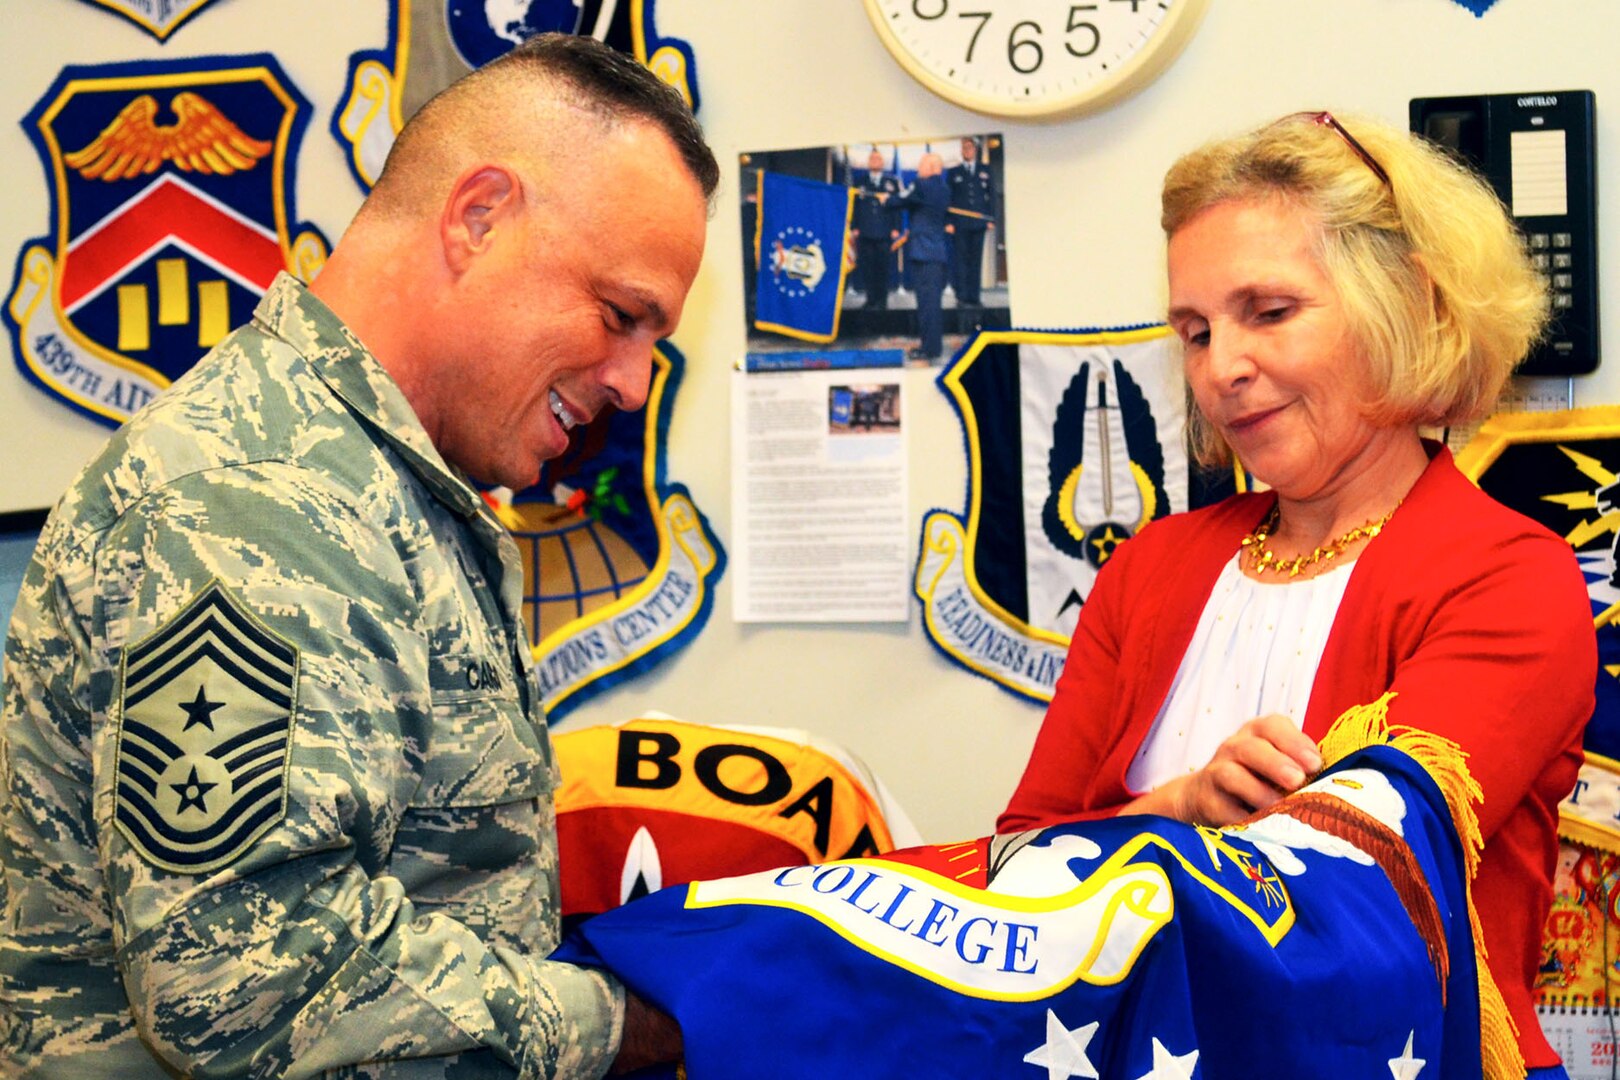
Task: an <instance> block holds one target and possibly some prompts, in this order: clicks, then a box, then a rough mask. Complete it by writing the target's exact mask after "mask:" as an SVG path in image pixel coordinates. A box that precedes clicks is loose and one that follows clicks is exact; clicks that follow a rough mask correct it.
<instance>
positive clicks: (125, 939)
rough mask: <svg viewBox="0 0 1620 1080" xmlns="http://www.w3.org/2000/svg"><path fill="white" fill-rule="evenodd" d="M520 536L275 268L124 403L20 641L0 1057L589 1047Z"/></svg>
mask: <svg viewBox="0 0 1620 1080" xmlns="http://www.w3.org/2000/svg"><path fill="white" fill-rule="evenodd" d="M517 559H518V553H517V550H516V548H515V547H514V545H513V543H512V541H511V539H510V538H509V537H508V536H507V535H506V533H505V532H504V531H503V530H502V529H501V527H500V525H499V524H498V522H497V521H496V519H495V518H494V516H493V515H492V514H491V513H490V512H489V510H488V507H486V506H485V505H484V503H483V501H482V500H481V499H480V498H479V496H478V495H477V493H476V492H475V491H474V490H473V489H472V488H470V487H469V486H468V485H467V484H466V483H465V482H464V480H463V479H461V478H460V477H459V476H458V475H457V474H456V473H454V472H453V471H452V470H451V469H450V468H449V467H447V466H446V464H445V463H444V461H443V460H442V459H441V458H440V457H439V455H438V453H437V452H436V451H435V450H434V449H433V446H432V445H431V443H430V442H429V441H428V437H427V433H426V432H425V431H424V430H423V429H422V427H421V425H420V424H419V423H418V422H417V420H416V418H415V414H414V413H413V411H412V410H411V408H410V406H409V405H408V404H407V403H406V401H405V399H404V398H403V396H402V395H401V394H400V391H399V388H398V387H397V386H396V385H395V384H394V382H393V381H392V380H391V379H390V378H389V377H388V376H387V374H385V373H384V371H383V369H382V367H381V366H380V365H379V364H378V363H377V361H376V360H375V358H373V357H372V356H371V355H370V354H369V353H367V352H366V351H365V349H364V348H363V347H362V346H361V345H360V344H359V343H358V342H357V341H356V340H355V339H354V338H353V336H352V335H350V334H349V333H348V331H347V330H346V329H345V328H344V327H343V325H342V324H341V323H340V322H339V321H338V320H337V318H336V317H335V316H334V315H333V314H332V313H331V312H330V311H329V310H328V309H327V308H326V307H325V306H324V305H322V304H321V303H320V302H319V301H318V300H316V299H315V298H314V297H313V296H310V295H309V294H308V293H306V292H305V291H304V289H303V287H302V286H300V285H299V284H298V283H297V282H295V281H294V280H293V279H291V278H289V277H287V276H285V275H283V276H282V277H281V278H279V279H277V281H276V283H275V284H274V285H273V286H272V287H271V289H270V291H269V293H268V294H267V295H266V296H265V298H264V300H263V302H262V303H261V304H260V305H259V308H258V310H257V312H256V313H255V315H254V319H253V322H252V323H251V324H250V325H248V326H246V327H243V328H242V329H240V330H238V331H237V332H235V333H234V334H232V335H231V336H230V337H228V338H227V339H226V340H225V341H224V342H223V343H221V345H220V346H219V347H218V348H217V349H216V350H215V351H214V352H213V353H211V354H210V355H209V356H207V357H205V358H204V359H203V360H202V361H201V363H200V364H199V365H198V366H197V367H196V369H194V370H193V371H192V372H190V373H189V374H188V375H186V376H185V378H183V379H181V380H180V381H178V382H177V383H176V384H175V385H174V386H173V387H172V388H171V389H170V390H169V391H168V392H167V393H166V394H164V395H163V396H162V397H161V398H160V399H159V400H158V401H156V402H155V403H154V404H153V405H151V406H150V407H149V408H147V409H146V410H144V411H143V412H142V413H140V414H139V415H138V416H137V417H136V418H135V419H134V420H132V421H131V422H130V423H129V424H128V425H127V426H126V427H125V428H124V429H123V430H121V431H120V432H119V433H118V434H117V435H115V436H114V437H113V438H112V439H111V440H110V441H109V443H108V445H107V447H106V449H105V451H104V452H103V453H102V454H101V455H100V456H99V457H98V458H97V460H95V461H94V462H92V463H91V464H90V465H89V467H88V468H87V469H86V470H85V472H84V473H83V474H82V475H81V476H80V478H79V479H78V481H77V482H76V483H75V484H74V486H73V487H72V489H71V490H69V492H68V493H67V494H66V495H65V496H64V497H63V499H62V501H61V503H60V504H59V505H58V506H57V508H56V510H55V512H54V513H53V514H52V515H51V518H50V521H49V522H48V523H47V524H46V526H45V530H44V533H43V534H42V536H41V538H40V542H39V547H38V550H37V551H36V553H35V555H34V559H33V562H32V563H31V565H30V566H29V569H28V572H27V577H26V580H25V582H24V585H23V589H22V594H21V596H20V597H19V600H18V605H17V609H16V613H15V615H14V617H13V620H12V624H11V630H10V635H9V638H8V640H7V644H6V675H5V699H4V713H3V727H0V799H3V802H0V867H3V875H0V919H3V922H0V1075H3V1076H13V1075H18V1074H37V1075H61V1076H71V1077H74V1078H75V1080H77V1078H81V1077H94V1076H109V1077H110V1076H117V1077H121V1078H133V1077H141V1076H164V1075H169V1073H168V1071H167V1070H166V1069H165V1068H164V1067H163V1065H162V1064H160V1062H162V1063H166V1064H167V1065H168V1067H169V1068H170V1069H175V1070H179V1071H181V1072H185V1073H190V1074H195V1075H198V1076H224V1075H253V1076H277V1077H280V1076H309V1075H319V1074H323V1073H325V1072H327V1071H331V1070H335V1071H336V1072H337V1073H338V1074H340V1075H368V1076H369V1075H386V1076H395V1075H408V1076H421V1075H426V1076H456V1077H461V1076H485V1075H494V1076H510V1075H520V1076H524V1077H539V1076H545V1077H551V1076H567V1077H576V1076H587V1077H594V1076H598V1075H600V1074H601V1073H602V1072H603V1071H604V1070H605V1069H606V1068H607V1066H608V1064H609V1062H610V1060H611V1058H612V1055H613V1052H614V1050H615V1049H616V1048H617V1045H618V1042H619V1038H620V1033H621V1029H622V1024H623V990H622V988H620V987H619V986H618V985H617V984H616V983H615V982H613V981H612V980H610V979H607V978H605V977H603V976H602V975H599V974H597V973H594V972H590V971H585V970H582V969H579V968H574V967H569V966H566V965H562V964H557V963H552V962H549V961H547V960H546V959H545V957H546V956H547V954H548V953H550V951H551V950H552V948H553V947H554V946H555V945H556V943H557V936H558V886H557V867H556V859H557V847H556V828H555V819H554V816H553V810H552V790H553V788H554V786H555V777H554V775H553V773H554V768H553V764H552V757H551V747H550V742H549V738H548V736H547V733H546V728H545V724H544V720H543V714H542V710H541V705H540V701H539V693H538V687H537V684H536V682H535V680H534V678H533V669H532V666H531V663H530V658H529V651H528V648H527V646H526V644H525V640H526V635H525V634H524V632H523V624H522V615H521V610H522V609H521V600H522V596H521V592H522V574H521V572H520V569H519V566H518V562H517ZM362 1063H369V1064H362ZM356 1065H359V1066H360V1067H359V1068H352V1066H356Z"/></svg>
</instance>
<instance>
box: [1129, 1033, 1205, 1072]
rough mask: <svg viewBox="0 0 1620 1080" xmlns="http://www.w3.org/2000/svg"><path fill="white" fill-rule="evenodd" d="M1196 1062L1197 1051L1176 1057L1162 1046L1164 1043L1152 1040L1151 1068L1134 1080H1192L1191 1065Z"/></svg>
mask: <svg viewBox="0 0 1620 1080" xmlns="http://www.w3.org/2000/svg"><path fill="white" fill-rule="evenodd" d="M1197 1064H1198V1051H1197V1050H1194V1051H1193V1052H1192V1053H1190V1054H1182V1055H1181V1056H1180V1057H1177V1056H1176V1055H1175V1054H1172V1053H1171V1052H1170V1051H1168V1050H1166V1049H1165V1048H1164V1043H1162V1042H1160V1041H1159V1040H1158V1039H1156V1038H1155V1039H1154V1040H1153V1068H1151V1069H1149V1070H1148V1071H1147V1072H1145V1073H1143V1074H1142V1075H1141V1076H1139V1077H1137V1078H1136V1080H1192V1074H1193V1067H1194V1066H1195V1065H1197Z"/></svg>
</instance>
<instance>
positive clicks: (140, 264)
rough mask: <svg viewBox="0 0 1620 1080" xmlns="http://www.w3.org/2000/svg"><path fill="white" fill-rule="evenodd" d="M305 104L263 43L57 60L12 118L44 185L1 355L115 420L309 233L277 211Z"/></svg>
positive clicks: (312, 240)
mask: <svg viewBox="0 0 1620 1080" xmlns="http://www.w3.org/2000/svg"><path fill="white" fill-rule="evenodd" d="M309 115H310V106H309V103H308V102H306V101H305V100H304V99H303V97H302V96H301V95H300V94H299V93H298V91H297V90H296V89H295V88H294V87H293V85H292V83H291V82H290V81H289V80H288V78H287V77H286V75H285V74H284V73H283V72H282V71H281V69H280V67H279V66H278V65H277V64H276V62H275V60H274V59H273V58H271V57H270V56H269V55H267V54H258V55H254V56H243V57H232V58H228V59H218V58H215V59H187V60H178V61H142V62H135V63H121V64H104V65H85V66H78V65H74V66H69V67H66V68H64V69H63V70H62V73H61V74H60V75H59V76H58V77H57V79H56V82H55V83H53V84H52V86H51V87H50V89H49V90H47V91H46V93H45V96H44V97H42V98H41V99H40V100H39V102H38V103H37V104H35V106H34V108H33V109H32V110H30V112H29V114H28V115H27V116H26V117H24V119H23V128H24V129H25V130H26V131H27V132H28V134H29V136H30V138H32V140H33V142H34V145H35V148H36V150H38V152H39V154H40V157H41V158H42V159H43V162H44V165H45V174H46V176H47V178H48V182H49V184H50V197H51V199H50V201H51V224H50V231H49V234H48V235H47V236H43V237H40V238H39V239H37V240H34V241H31V242H30V243H28V244H25V245H24V247H23V250H22V252H21V254H20V255H19V257H18V261H17V276H16V283H15V285H14V287H13V289H12V293H11V299H10V303H9V304H7V305H6V308H5V311H4V316H5V320H6V323H7V324H8V325H9V327H10V328H11V331H12V341H13V345H14V347H15V348H14V352H15V354H16V358H17V365H18V367H19V368H21V369H22V372H23V374H24V375H25V376H26V377H27V378H28V379H29V380H30V381H32V382H33V383H35V384H36V385H38V386H39V387H40V388H41V389H43V390H45V391H46V392H47V393H49V394H51V395H52V396H54V397H57V398H59V399H60V400H61V401H62V402H63V403H64V404H65V405H67V406H69V407H71V408H73V409H76V410H78V411H80V412H83V413H85V414H87V415H89V416H92V417H95V418H96V419H99V420H102V421H104V422H106V423H109V424H114V425H116V424H120V423H122V422H123V421H125V420H127V419H128V418H129V417H130V415H131V414H132V413H134V412H135V411H136V410H137V409H139V408H140V407H141V406H142V405H144V404H146V402H148V401H150V400H151V399H152V398H153V397H154V396H156V395H157V394H158V393H159V392H160V391H162V390H163V389H164V388H166V387H167V386H168V385H169V384H170V383H171V382H173V381H174V380H175V379H177V378H179V377H180V376H181V375H183V374H184V373H185V372H186V371H188V370H189V369H190V368H191V366H192V365H193V364H195V363H196V362H197V360H198V359H199V358H201V357H202V355H203V354H204V353H205V352H207V351H208V350H209V349H210V348H212V347H213V346H214V345H215V344H216V343H218V342H219V340H220V339H221V338H223V337H224V336H225V335H226V334H227V333H228V332H229V331H230V330H231V328H232V327H233V326H236V325H237V324H239V323H242V322H245V321H246V320H247V318H248V316H249V315H250V314H251V312H252V310H253V307H254V305H256V304H257V303H258V302H259V298H260V297H261V296H262V295H264V292H265V290H266V289H268V288H269V286H270V282H271V280H272V279H274V278H275V276H276V274H278V273H280V272H281V271H283V270H288V271H291V272H293V273H295V274H297V275H298V276H299V277H301V278H303V279H304V280H306V281H308V280H310V279H311V278H313V277H314V275H315V272H316V271H317V270H319V269H320V267H321V265H322V264H323V263H324V262H325V260H326V252H327V243H326V240H325V238H324V237H322V236H321V234H320V233H319V232H318V231H317V230H315V229H313V228H310V227H307V226H300V224H299V223H298V222H297V220H296V218H295V215H294V211H293V205H292V203H293V199H292V192H293V191H294V190H295V189H296V187H295V180H296V178H295V176H294V169H293V164H294V161H295V158H296V154H297V148H298V142H299V138H300V136H301V135H302V133H303V129H304V127H305V126H306V124H307V123H308V120H309Z"/></svg>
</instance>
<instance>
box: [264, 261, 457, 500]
mask: <svg viewBox="0 0 1620 1080" xmlns="http://www.w3.org/2000/svg"><path fill="white" fill-rule="evenodd" d="M253 321H254V322H256V323H258V324H259V325H260V326H261V327H263V328H264V329H265V330H266V331H268V332H269V333H271V334H274V335H275V336H276V337H279V338H281V339H282V340H283V341H286V342H287V343H288V344H289V345H291V346H292V347H293V348H294V349H296V350H297V351H298V352H299V353H300V354H301V355H303V356H304V357H306V358H307V359H308V360H309V363H310V366H311V367H312V368H313V369H314V370H315V373H316V374H317V375H319V376H320V378H321V380H322V381H323V382H325V383H326V385H327V386H328V387H330V388H331V390H332V392H333V393H334V394H336V395H337V396H338V397H339V398H341V399H343V401H344V402H345V403H347V404H348V406H349V407H350V408H351V409H353V410H354V411H355V413H357V414H358V415H359V416H360V417H362V418H363V419H364V420H365V421H366V422H367V423H368V424H370V425H371V426H372V427H373V428H374V429H375V430H376V431H377V434H378V435H379V436H380V437H381V438H382V440H383V441H384V442H387V443H388V444H390V445H391V446H393V448H394V449H395V450H396V451H398V453H399V455H400V457H402V458H403V459H404V460H405V461H406V463H407V464H409V465H410V467H411V470H412V471H413V472H415V473H416V474H417V475H418V476H419V477H421V479H422V482H423V483H424V484H426V485H427V487H428V489H429V490H431V491H432V492H433V493H434V494H435V495H437V496H438V497H439V499H440V500H441V501H443V502H444V503H445V504H446V505H447V506H449V507H450V508H451V509H452V510H454V511H455V512H456V513H458V514H460V515H461V516H462V517H475V516H482V514H483V513H484V512H485V511H486V510H487V507H486V506H485V505H484V500H483V499H482V498H480V497H479V495H478V493H477V492H476V491H474V490H473V488H472V485H471V484H470V483H469V482H468V480H467V478H466V477H465V476H464V475H462V473H461V472H460V471H459V470H457V469H454V468H452V467H451V466H450V465H449V464H448V463H447V462H446V461H445V460H444V458H443V457H441V456H440V454H439V451H438V450H437V449H435V448H434V446H433V442H432V440H431V439H429V438H428V433H427V430H426V429H425V428H423V427H422V422H421V421H420V420H419V419H417V416H416V410H415V409H413V408H411V404H410V402H408V401H406V400H405V395H404V394H403V393H402V392H401V391H400V388H399V384H398V383H396V382H395V381H394V379H393V376H391V375H389V374H388V372H387V371H385V370H384V369H383V366H382V364H380V363H378V362H377V358H376V357H375V356H373V355H372V354H371V352H370V350H368V349H367V348H366V347H365V346H364V345H362V344H361V343H360V340H359V339H358V338H356V337H355V336H354V333H353V332H352V331H351V330H350V329H349V328H348V327H347V326H345V325H343V321H342V320H341V319H339V318H338V317H337V315H335V314H334V313H333V311H332V309H331V308H329V307H327V306H326V305H325V304H324V303H322V302H321V301H320V300H319V299H318V298H317V297H316V296H315V295H314V294H313V293H311V292H310V291H309V289H308V288H307V287H306V286H305V285H304V284H303V283H302V282H301V281H299V280H298V279H297V278H295V277H293V276H292V275H291V274H288V273H286V272H282V273H280V274H277V275H276V279H275V280H274V281H272V282H271V283H270V288H269V290H268V291H267V292H266V293H265V294H264V299H262V300H260V301H259V306H258V307H257V308H256V309H254V312H253Z"/></svg>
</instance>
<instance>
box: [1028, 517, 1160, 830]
mask: <svg viewBox="0 0 1620 1080" xmlns="http://www.w3.org/2000/svg"><path fill="white" fill-rule="evenodd" d="M1133 546H1134V545H1133V544H1121V545H1120V546H1119V547H1118V548H1116V549H1115V550H1114V554H1113V556H1112V557H1111V558H1110V559H1109V560H1108V562H1106V563H1104V564H1103V567H1102V569H1101V570H1100V571H1099V572H1098V574H1097V578H1096V581H1095V582H1094V583H1093V586H1092V590H1091V595H1090V596H1089V597H1087V598H1086V602H1085V605H1084V606H1083V607H1082V608H1081V609H1080V621H1079V623H1078V624H1077V625H1076V626H1075V631H1074V637H1073V638H1071V639H1070V642H1069V654H1068V656H1067V657H1066V658H1065V660H1064V661H1063V672H1062V673H1061V674H1060V675H1059V676H1058V681H1057V686H1056V687H1055V688H1054V690H1053V693H1052V703H1051V704H1050V705H1049V706H1047V709H1046V718H1045V719H1044V720H1042V721H1041V730H1040V734H1039V735H1037V736H1036V738H1035V748H1034V750H1033V751H1032V752H1031V753H1030V757H1029V764H1028V765H1027V766H1025V767H1024V776H1023V779H1021V780H1020V781H1019V782H1018V787H1017V788H1016V789H1015V790H1014V791H1013V796H1012V799H1011V800H1010V801H1009V802H1008V803H1007V809H1005V810H1003V811H1002V813H1001V816H1000V817H999V818H998V819H996V831H997V832H998V833H1010V832H1017V831H1019V830H1021V829H1029V828H1034V827H1036V826H1038V825H1048V824H1051V823H1053V822H1055V821H1076V820H1081V819H1085V818H1096V817H1105V816H1107V815H1108V814H1109V813H1111V812H1112V811H1111V808H1099V807H1091V806H1087V805H1086V795H1085V792H1086V790H1087V788H1089V787H1090V786H1091V785H1092V783H1093V781H1094V778H1095V777H1096V775H1097V773H1098V769H1099V766H1100V765H1101V763H1102V760H1103V758H1104V757H1105V756H1106V755H1107V754H1108V753H1109V751H1110V750H1111V749H1113V745H1114V742H1115V741H1116V740H1117V739H1118V737H1119V733H1118V732H1117V731H1115V730H1114V726H1113V725H1114V722H1113V720H1112V716H1113V712H1114V708H1113V706H1114V700H1113V694H1114V693H1115V690H1116V687H1117V685H1118V680H1119V660H1120V642H1121V636H1122V634H1123V630H1124V615H1125V610H1126V594H1127V581H1128V578H1129V570H1128V567H1129V563H1130V558H1131V555H1132V554H1133V551H1132V548H1133Z"/></svg>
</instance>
